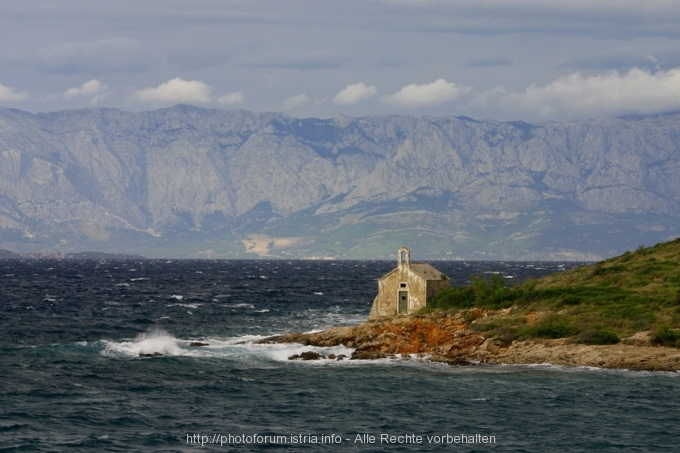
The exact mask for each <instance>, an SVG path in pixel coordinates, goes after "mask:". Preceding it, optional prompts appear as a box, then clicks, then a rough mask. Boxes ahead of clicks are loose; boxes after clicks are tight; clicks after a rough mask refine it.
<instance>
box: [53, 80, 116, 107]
mask: <svg viewBox="0 0 680 453" xmlns="http://www.w3.org/2000/svg"><path fill="white" fill-rule="evenodd" d="M107 88H108V87H107V86H106V85H104V84H103V83H101V82H100V81H99V80H95V79H92V80H90V81H89V82H85V83H83V84H82V85H81V86H79V87H76V88H69V89H68V90H66V91H64V95H63V97H64V99H65V100H67V101H68V100H71V99H73V98H79V97H89V96H91V97H92V98H91V99H90V102H91V103H92V104H96V103H97V102H98V101H100V100H101V99H104V98H105V97H107V96H108V95H109V94H111V93H110V92H108V91H107Z"/></svg>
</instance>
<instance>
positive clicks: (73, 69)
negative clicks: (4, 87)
mask: <svg viewBox="0 0 680 453" xmlns="http://www.w3.org/2000/svg"><path fill="white" fill-rule="evenodd" d="M34 59H35V64H36V65H37V67H38V69H39V70H40V71H42V72H48V73H49V72H52V73H58V74H76V73H89V74H99V73H109V72H139V71H143V70H147V69H149V68H150V67H151V59H150V58H149V55H148V53H147V52H146V50H145V49H144V47H143V46H142V45H141V44H139V43H138V42H137V41H135V40H134V39H127V38H114V39H101V40H98V41H93V42H88V43H72V42H63V43H56V44H51V45H48V46H43V47H40V48H38V50H37V51H36V55H35V57H34Z"/></svg>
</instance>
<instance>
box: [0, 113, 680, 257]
mask: <svg viewBox="0 0 680 453" xmlns="http://www.w3.org/2000/svg"><path fill="white" fill-rule="evenodd" d="M679 139H680V114H667V115H659V116H653V117H652V116H650V117H644V118H641V119H620V118H602V119H596V120H580V121H570V122H545V123H536V124H530V123H525V122H519V121H514V122H498V121H493V120H483V121H479V120H473V119H470V118H466V117H420V118H418V117H408V116H397V115H392V116H384V117H362V118H351V117H347V116H344V115H336V117H334V118H331V119H315V118H305V119H300V118H293V117H290V116H288V115H285V114H282V113H271V112H269V113H252V112H248V111H245V110H228V111H225V110H208V109H202V108H198V107H192V106H186V105H178V106H174V107H171V108H167V109H159V110H154V111H147V112H126V111H123V110H118V109H99V108H92V109H85V110H69V111H62V112H51V113H40V114H31V113H28V112H23V111H20V110H15V109H2V108H0V247H2V248H6V249H10V250H14V251H31V250H46V251H66V252H73V251H76V250H77V248H78V247H80V249H82V247H87V248H88V249H92V250H100V251H108V252H130V251H140V253H142V254H144V255H145V256H150V257H154V256H158V257H161V256H168V257H194V258H197V257H204V256H207V255H210V256H213V257H224V258H229V257H230V258H236V257H258V256H259V257H284V258H285V257H301V256H308V255H323V256H333V257H338V258H381V257H384V256H387V255H389V254H391V253H393V250H396V249H397V248H398V247H399V246H400V245H404V244H407V245H410V246H411V248H412V249H414V251H415V253H422V254H423V256H424V257H428V258H429V259H447V258H448V259H453V258H465V259H578V260H583V259H600V258H601V257H602V256H610V255H613V254H616V253H620V252H622V251H624V250H626V249H630V248H634V247H636V246H637V245H639V243H641V242H647V243H650V242H658V241H660V240H665V239H668V238H671V237H674V236H677V235H678V234H679V233H678V230H677V227H675V224H677V220H678V219H677V218H678V215H679V214H680V176H678V175H680V153H679V152H678V147H679V145H678V143H680V140H679ZM253 243H255V244H259V245H256V246H252V245H251V246H250V247H251V249H249V248H248V247H249V245H248V244H253ZM201 253H202V254H201Z"/></svg>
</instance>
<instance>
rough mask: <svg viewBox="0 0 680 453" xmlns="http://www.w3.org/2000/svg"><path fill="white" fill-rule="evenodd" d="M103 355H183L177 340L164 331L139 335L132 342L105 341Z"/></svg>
mask: <svg viewBox="0 0 680 453" xmlns="http://www.w3.org/2000/svg"><path fill="white" fill-rule="evenodd" d="M103 343H104V344H105V348H104V350H103V351H102V354H103V355H116V356H131V357H139V356H140V355H144V354H151V355H153V354H161V355H181V354H182V350H181V348H180V347H179V344H178V340H177V338H175V337H173V336H172V335H170V334H169V333H167V332H166V331H164V330H160V329H158V330H154V331H151V332H148V333H143V334H140V335H138V336H137V337H136V338H135V339H134V340H132V341H122V342H115V341H107V340H103Z"/></svg>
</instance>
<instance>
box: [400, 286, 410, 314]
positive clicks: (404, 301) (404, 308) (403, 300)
mask: <svg viewBox="0 0 680 453" xmlns="http://www.w3.org/2000/svg"><path fill="white" fill-rule="evenodd" d="M399 313H408V291H399Z"/></svg>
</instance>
